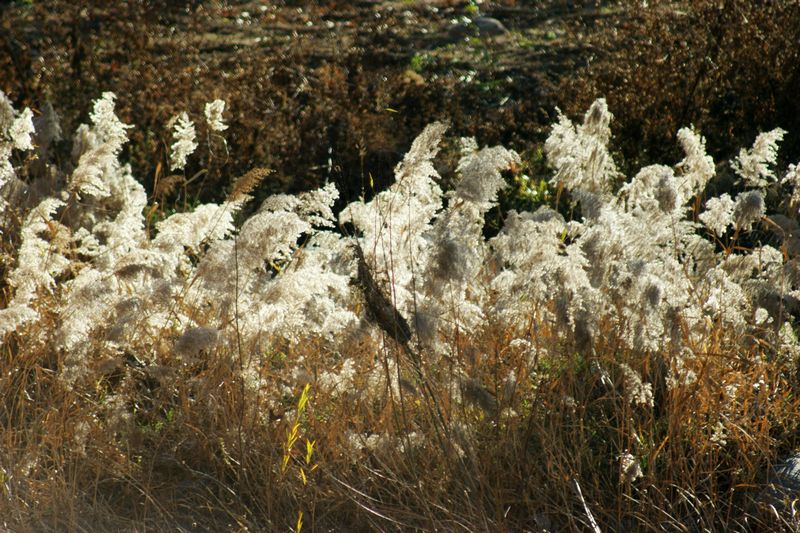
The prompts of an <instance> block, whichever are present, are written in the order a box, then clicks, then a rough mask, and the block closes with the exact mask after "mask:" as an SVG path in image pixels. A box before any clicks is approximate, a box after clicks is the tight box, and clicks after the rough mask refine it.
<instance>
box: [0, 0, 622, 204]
mask: <svg viewBox="0 0 800 533" xmlns="http://www.w3.org/2000/svg"><path fill="white" fill-rule="evenodd" d="M71 4H72V3H71V2H65V1H54V2H35V1H32V2H13V3H11V4H7V5H6V6H5V7H4V8H3V10H4V12H3V38H2V39H0V47H2V49H3V53H2V54H0V57H2V56H4V58H3V59H0V80H2V81H0V89H2V90H3V91H5V92H6V93H7V94H9V95H10V96H11V98H12V100H13V101H14V102H15V104H16V105H17V106H23V105H27V106H31V107H32V108H34V109H38V108H40V107H41V106H42V105H43V103H44V101H46V100H51V101H52V102H53V104H54V105H55V107H56V109H57V110H58V111H59V113H60V114H61V116H62V120H63V122H64V129H65V131H66V132H70V131H73V130H74V128H75V127H77V125H78V124H79V123H80V122H85V121H87V115H88V111H89V110H90V108H91V101H92V100H93V99H95V98H97V97H98V96H99V95H100V94H101V93H102V92H103V91H109V90H110V91H114V92H115V93H116V94H117V96H118V101H117V102H118V103H117V112H118V114H119V115H120V116H121V118H122V119H123V120H124V121H126V122H128V123H132V124H134V125H135V126H136V128H135V129H133V130H131V143H130V145H129V147H128V150H127V152H126V154H125V155H126V157H127V158H128V159H129V160H130V161H131V163H132V164H133V166H134V170H135V175H137V176H138V177H139V178H140V179H141V180H142V181H143V182H144V183H145V185H146V186H147V187H148V188H152V185H153V182H154V180H155V179H156V177H158V178H159V179H160V180H162V183H163V180H164V178H165V175H166V174H167V170H166V168H167V147H168V145H169V144H170V143H171V137H170V131H169V130H168V128H167V127H166V124H167V121H168V120H169V119H170V118H171V117H172V116H173V115H174V114H175V113H177V112H180V111H183V110H187V111H188V112H189V114H190V116H191V117H192V118H193V119H194V120H195V122H197V123H198V128H199V133H200V136H201V137H203V135H204V132H203V131H202V129H201V128H200V125H199V124H200V123H201V122H202V110H203V105H204V104H205V102H208V101H211V100H213V99H215V98H222V99H224V100H225V101H226V102H227V103H228V108H227V109H226V113H225V115H226V117H227V119H228V122H229V123H230V125H231V128H230V129H229V130H228V131H227V132H226V138H227V147H226V146H225V145H223V144H222V143H221V142H219V139H217V138H210V140H209V142H208V143H201V148H200V149H199V150H198V153H197V154H196V157H195V158H194V159H192V160H190V165H189V168H187V172H186V176H187V177H188V179H191V177H192V176H195V175H196V174H197V173H201V174H200V175H199V176H198V177H197V178H195V179H194V181H192V182H191V183H188V184H185V191H184V192H185V193H186V194H188V195H190V196H193V195H198V196H199V197H200V198H201V199H213V198H218V197H219V196H220V194H221V192H222V191H223V190H224V189H225V187H226V186H227V185H228V184H229V183H230V180H231V179H232V178H235V177H236V176H238V175H241V174H242V173H244V172H245V171H247V170H249V169H250V168H252V167H259V166H261V167H269V168H271V169H274V173H273V174H272V176H271V178H270V179H269V180H267V183H266V184H265V185H264V187H265V191H262V192H269V191H273V190H288V191H297V190H304V189H308V188H311V187H313V186H316V185H319V184H321V183H323V182H325V181H326V180H332V181H335V182H336V183H337V184H338V185H339V188H340V190H341V191H342V192H343V196H344V197H345V198H354V197H356V196H357V195H358V194H360V193H361V192H362V191H363V190H364V189H369V188H370V185H369V183H370V176H371V177H372V180H371V181H372V183H374V186H375V187H381V186H383V185H384V184H385V183H387V182H388V180H390V179H391V170H392V168H393V167H394V165H395V164H396V163H397V162H398V161H399V159H400V157H401V156H402V154H403V153H404V152H405V151H406V150H407V148H408V146H409V145H410V142H411V140H413V138H414V137H415V136H416V135H417V134H418V133H419V132H420V131H421V130H422V129H423V127H424V126H425V125H426V124H428V123H429V122H431V121H434V120H446V121H448V122H449V123H450V124H451V129H450V135H451V136H452V137H453V138H456V137H459V136H475V137H477V139H478V141H479V143H481V144H496V143H503V144H504V145H506V146H508V147H511V148H515V149H517V150H519V151H521V152H525V151H526V150H528V151H530V150H531V148H532V147H533V146H534V145H535V143H536V142H539V141H542V140H543V138H544V135H545V132H546V129H547V127H548V125H549V124H550V123H551V122H552V120H553V118H554V116H555V114H554V107H555V105H556V104H557V103H558V102H557V98H556V96H557V94H556V92H557V90H556V88H557V87H558V85H559V82H560V81H561V80H562V78H563V77H564V76H565V75H568V74H569V73H572V72H574V71H575V70H576V69H578V68H579V67H581V66H583V65H585V64H587V63H588V62H590V61H591V60H592V58H593V56H594V53H595V52H594V50H593V48H592V47H591V46H589V45H588V44H587V43H588V41H587V39H586V35H585V32H586V31H587V30H590V29H591V28H592V27H593V26H594V22H595V21H603V20H608V19H610V18H612V17H614V16H615V13H616V11H615V8H613V7H612V6H610V5H609V3H608V2H586V3H583V4H582V3H580V2H565V1H544V2H539V1H537V2H515V1H506V2H496V3H485V4H483V5H481V6H480V15H483V16H489V17H494V18H496V19H497V20H498V21H500V22H501V23H502V24H503V25H505V27H506V28H507V29H508V33H505V34H503V35H493V36H490V35H482V34H481V32H480V31H479V29H478V28H477V27H476V25H474V24H469V23H466V22H464V21H466V20H467V19H468V17H472V16H475V15H476V14H478V11H477V9H476V6H474V5H470V4H469V3H468V2H465V1H456V0H431V1H413V0H406V1H403V0H399V1H370V0H360V1H352V2H335V1H319V2H291V1H285V2H263V1H227V2H219V1H217V2H211V1H208V2H201V1H195V2H192V3H189V4H186V3H183V2H175V1H173V2H130V3H106V2H88V3H82V4H83V7H75V6H73V5H71ZM6 52H7V53H6ZM64 153H66V148H65V149H64ZM447 153H448V152H447V150H445V154H447ZM367 192H369V191H368V190H367Z"/></svg>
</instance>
